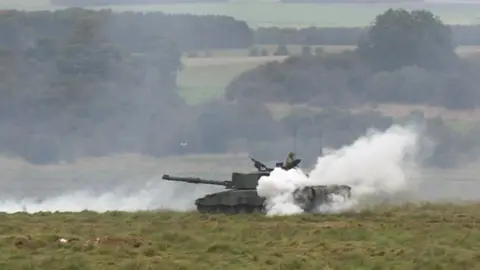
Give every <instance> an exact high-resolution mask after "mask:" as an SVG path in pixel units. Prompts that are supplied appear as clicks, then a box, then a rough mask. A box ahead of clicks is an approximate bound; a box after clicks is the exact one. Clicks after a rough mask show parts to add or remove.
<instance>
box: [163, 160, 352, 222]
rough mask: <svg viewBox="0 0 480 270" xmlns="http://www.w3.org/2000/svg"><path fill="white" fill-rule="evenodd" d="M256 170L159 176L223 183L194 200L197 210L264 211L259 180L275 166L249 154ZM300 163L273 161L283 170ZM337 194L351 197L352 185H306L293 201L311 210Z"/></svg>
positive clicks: (234, 212) (218, 211)
mask: <svg viewBox="0 0 480 270" xmlns="http://www.w3.org/2000/svg"><path fill="white" fill-rule="evenodd" d="M250 159H251V160H252V161H253V163H254V167H255V168H257V171H254V172H247V173H241V172H233V173H232V176H231V180H227V181H218V180H208V179H201V178H198V177H176V176H170V175H168V174H165V175H163V176H162V179H164V180H169V181H177V182H186V183H192V184H206V185H217V186H224V187H225V189H226V190H225V191H221V192H216V193H212V194H208V195H206V196H204V197H202V198H198V199H196V200H195V205H196V207H197V210H198V211H199V212H201V213H226V214H237V213H265V198H263V197H260V196H259V195H258V194H257V190H256V188H257V185H258V181H259V180H260V178H261V177H262V176H268V175H270V172H272V171H273V169H274V168H268V167H267V166H265V164H263V163H262V162H260V161H258V160H256V159H254V158H253V157H251V156H250ZM300 162H301V160H300V159H296V160H295V161H294V162H293V163H292V165H291V166H289V167H288V168H287V167H285V166H283V163H276V165H275V167H280V168H283V169H285V170H288V169H291V168H293V167H296V166H298V164H299V163H300ZM332 194H337V195H338V196H342V197H344V198H350V196H351V188H350V187H349V186H345V185H327V186H323V185H322V186H306V187H302V188H297V189H296V190H295V191H294V192H293V198H294V200H295V203H296V204H297V205H298V206H300V207H301V208H302V209H303V210H304V211H305V212H313V211H314V209H315V208H316V207H317V206H318V205H320V204H324V203H329V202H331V195H332Z"/></svg>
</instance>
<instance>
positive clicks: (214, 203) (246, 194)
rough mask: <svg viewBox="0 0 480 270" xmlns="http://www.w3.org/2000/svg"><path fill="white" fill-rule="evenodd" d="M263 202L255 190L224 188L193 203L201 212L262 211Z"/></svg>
mask: <svg viewBox="0 0 480 270" xmlns="http://www.w3.org/2000/svg"><path fill="white" fill-rule="evenodd" d="M264 202H265V198H262V197H260V196H258V194H257V191H256V190H226V191H222V192H218V193H213V194H208V195H206V196H204V197H203V198H199V199H197V200H196V201H195V205H196V206H197V210H198V211H199V212H201V213H226V214H238V213H264V212H265V208H264Z"/></svg>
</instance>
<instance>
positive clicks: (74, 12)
mask: <svg viewBox="0 0 480 270" xmlns="http://www.w3.org/2000/svg"><path fill="white" fill-rule="evenodd" d="M85 17H89V18H90V19H91V20H93V21H96V22H97V23H98V28H99V30H98V31H101V32H102V35H104V37H105V38H108V39H110V40H112V41H113V42H116V43H118V44H121V45H122V46H123V47H125V48H127V49H129V50H132V51H135V52H139V53H143V52H145V51H146V50H149V49H150V47H151V46H155V45H154V43H155V42H156V40H157V39H159V38H163V39H168V40H170V41H172V42H174V43H175V44H176V46H178V48H179V49H180V50H181V51H187V50H201V49H231V48H246V47H249V46H251V45H252V44H253V42H254V36H253V33H252V31H251V29H250V28H249V27H248V25H247V24H246V23H245V22H243V21H238V20H235V19H234V18H232V17H228V16H214V15H205V16H195V15H183V14H182V15H169V14H164V13H161V12H152V13H141V12H121V13H116V12H112V11H110V10H101V11H92V10H85V9H80V8H69V9H65V10H59V11H36V12H23V11H16V10H12V11H8V12H3V13H2V14H0V47H4V48H6V49H18V48H22V49H25V48H27V47H29V46H31V45H32V44H34V43H35V42H36V41H37V40H40V39H45V40H47V39H48V40H52V41H55V40H58V39H62V38H64V37H65V36H66V35H68V34H69V33H70V32H71V31H72V28H73V27H75V26H76V25H78V24H79V23H80V22H81V21H82V20H83V19H84V18H85Z"/></svg>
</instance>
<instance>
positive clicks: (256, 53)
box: [248, 47, 259, 56]
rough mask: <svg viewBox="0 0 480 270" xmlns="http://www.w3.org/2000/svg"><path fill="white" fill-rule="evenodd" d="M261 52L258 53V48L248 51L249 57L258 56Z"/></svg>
mask: <svg viewBox="0 0 480 270" xmlns="http://www.w3.org/2000/svg"><path fill="white" fill-rule="evenodd" d="M258 54H259V52H258V48H255V47H254V48H251V49H250V50H249V51H248V56H258Z"/></svg>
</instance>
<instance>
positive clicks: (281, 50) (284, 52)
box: [273, 45, 290, 56]
mask: <svg viewBox="0 0 480 270" xmlns="http://www.w3.org/2000/svg"><path fill="white" fill-rule="evenodd" d="M289 54H290V52H289V51H288V48H287V46H285V45H278V47H277V50H276V51H275V52H274V53H273V55H282V56H287V55H289Z"/></svg>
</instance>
